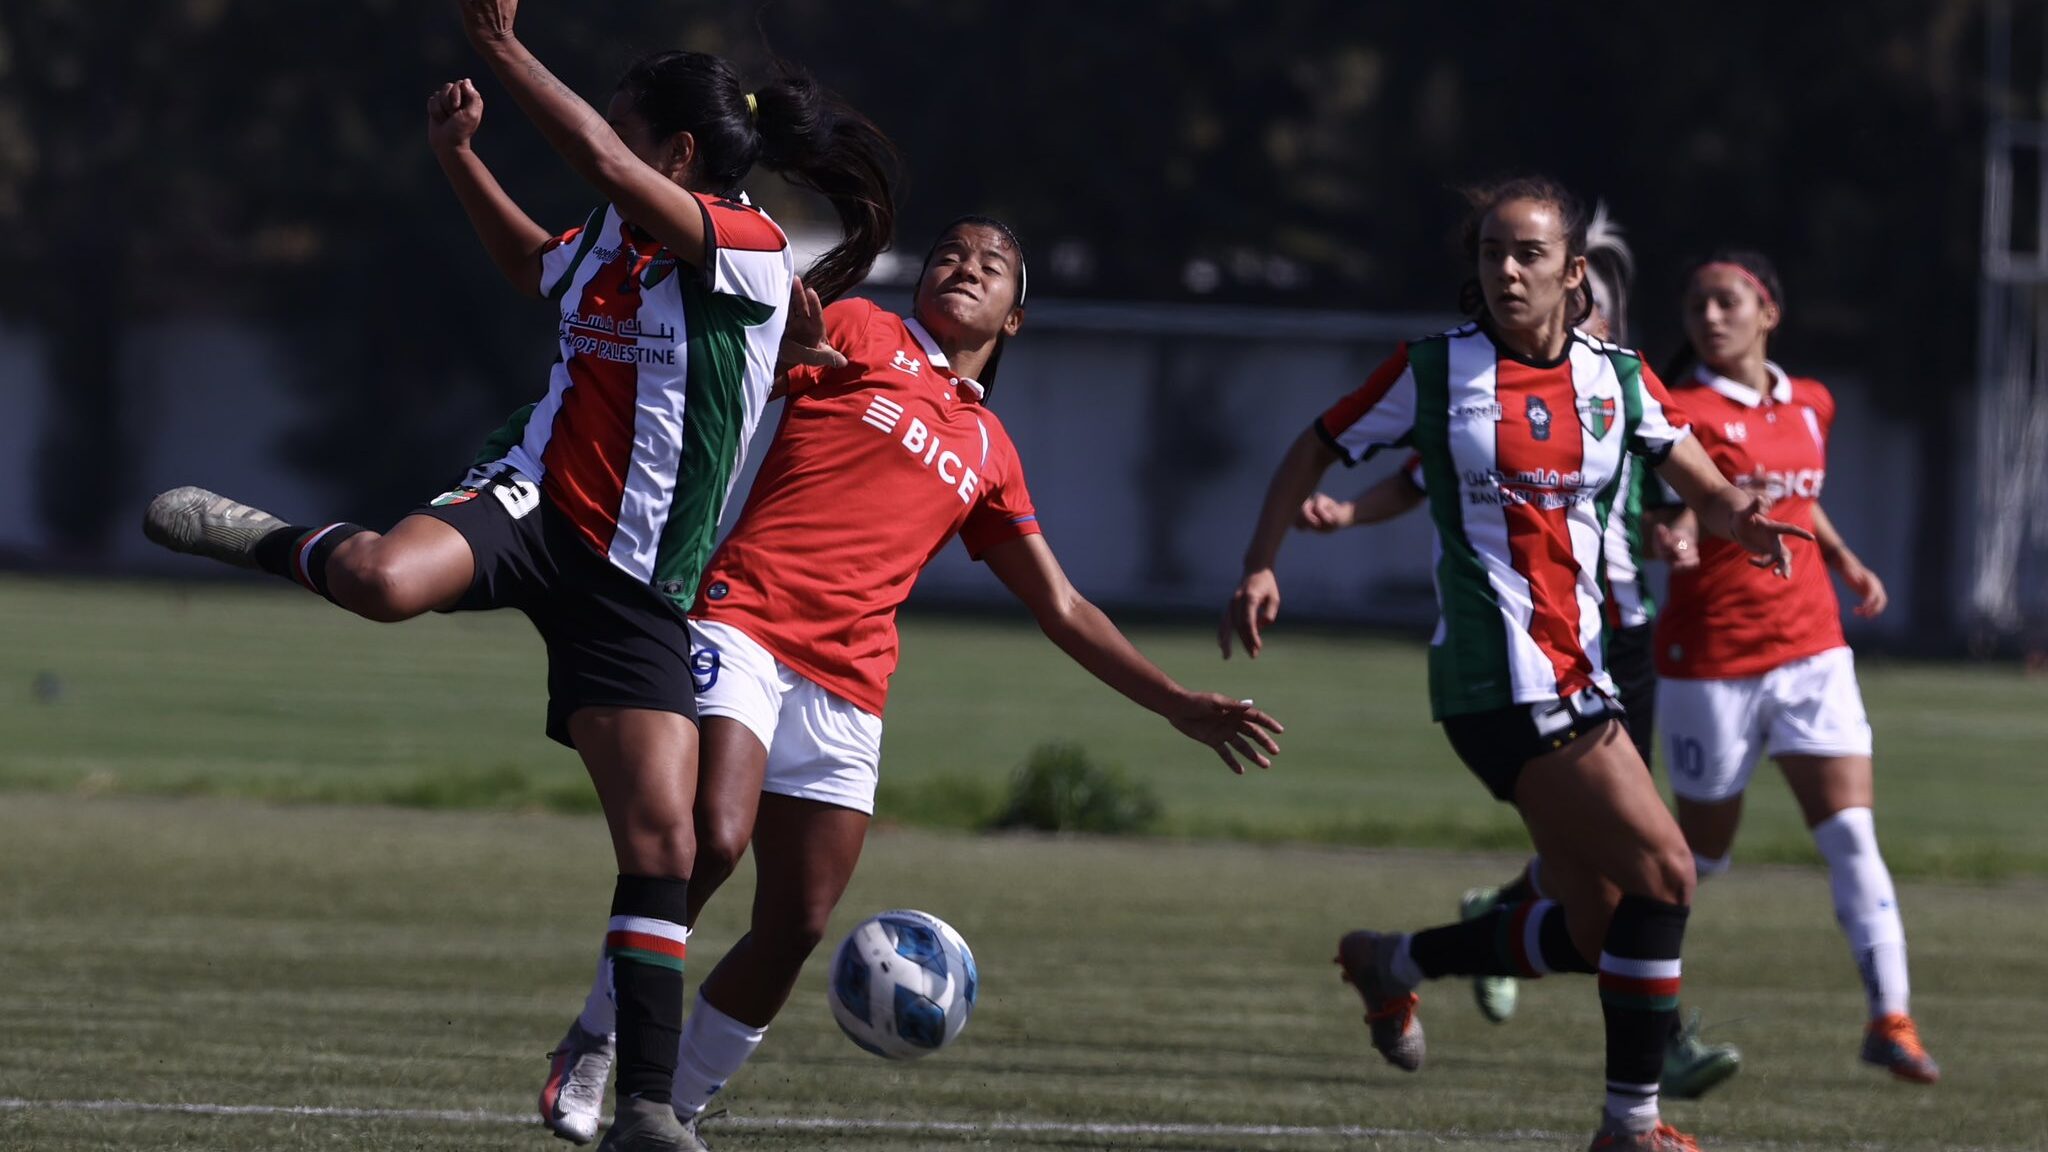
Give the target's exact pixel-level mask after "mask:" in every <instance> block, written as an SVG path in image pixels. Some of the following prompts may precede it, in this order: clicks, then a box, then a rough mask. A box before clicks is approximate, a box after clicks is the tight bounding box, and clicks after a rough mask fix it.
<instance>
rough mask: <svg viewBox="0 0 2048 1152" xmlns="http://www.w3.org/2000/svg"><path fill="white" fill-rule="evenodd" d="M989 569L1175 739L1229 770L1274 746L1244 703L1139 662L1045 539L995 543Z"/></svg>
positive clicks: (1265, 720) (1063, 644)
mask: <svg viewBox="0 0 2048 1152" xmlns="http://www.w3.org/2000/svg"><path fill="white" fill-rule="evenodd" d="M982 560H983V561H984V562H986V563H987V564H988V566H989V570H990V571H992V572H994V573H995V574H996V578H997V579H999V580H1001V581H1002V582H1003V584H1004V586H1005V587H1007V588H1009V590H1010V591H1011V592H1012V593H1013V594H1015V595H1016V597H1017V599H1019V600H1021V601H1023V602H1024V606H1025V607H1027V608H1029V609H1031V615H1032V616H1033V617H1034V618H1035V619H1036V620H1037V621H1038V626H1039V628H1040V629H1041V630H1042V631H1044V633H1045V634H1046V636H1047V638H1049V639H1050V640H1051V641H1052V642H1053V643H1054V644H1057V645H1058V646H1059V648H1060V651H1062V652H1065V653H1066V654H1067V655H1069V656H1071V657H1073V658H1074V662H1075V663H1076V664H1079V665H1080V666H1081V667H1083V668H1086V669H1087V670H1088V671H1089V673H1090V674H1091V675H1093V676H1094V677H1095V678H1096V679H1097V680H1100V681H1102V682H1103V683H1104V684H1107V685H1109V686H1110V687H1111V688H1114V689H1116V690H1117V691H1118V692H1121V693H1123V694H1124V695H1125V696H1127V697H1129V698H1130V699H1131V700H1132V701H1133V702H1135V703H1137V704H1138V705H1139V706H1140V707H1142V708H1145V709H1146V710H1148V711H1151V712H1156V713H1158V714H1159V715H1160V716H1163V717H1165V718H1166V720H1167V721H1168V722H1169V723H1171V724H1172V725H1173V726H1174V727H1175V728H1177V729H1179V730H1180V732H1181V734H1182V735H1184V736H1187V737H1189V738H1190V739H1193V740H1196V741H1199V742H1200V743H1203V744H1207V745H1208V746H1209V747H1210V748H1213V749H1215V751H1216V754H1217V755H1218V756H1220V757H1222V758H1223V762H1224V763H1225V764H1227V765H1229V766H1230V770H1231V771H1233V772H1238V773H1242V772H1243V771H1244V765H1243V764H1242V763H1240V762H1239V758H1240V757H1242V758H1243V759H1244V760H1249V761H1251V762H1252V763H1254V764H1257V765H1258V766H1259V767H1261V768H1270V767H1272V761H1271V760H1270V759H1268V756H1270V755H1274V754H1277V753H1278V752H1279V751H1280V746H1279V745H1278V744H1277V743H1275V742H1274V740H1273V737H1272V736H1271V735H1269V733H1273V732H1279V731H1281V728H1280V724H1279V722H1278V721H1276V720H1274V719H1273V718H1272V717H1271V716H1268V715H1266V714H1265V713H1264V712H1261V711H1259V710H1258V709H1257V708H1254V707H1252V705H1251V701H1249V700H1233V699H1231V698H1230V697H1228V696H1223V695H1219V694H1218V693H1215V692H1190V691H1188V690H1187V689H1186V688H1183V687H1181V686H1180V685H1179V684H1177V683H1175V682H1174V679H1173V677H1171V676H1168V675H1167V674H1166V673H1165V672H1162V671H1160V669H1159V667H1158V665H1156V664H1154V663H1152V662H1151V661H1150V660H1147V659H1145V656H1144V654H1143V653H1141V652H1139V651H1138V649H1137V648H1136V647H1135V646H1134V645H1132V643H1131V642H1130V640H1129V639H1127V638H1126V637H1125V636H1124V634H1123V633H1122V632H1120V631H1118V630H1117V626H1116V625H1115V624H1114V623H1112V622H1111V621H1110V619H1109V617H1108V616H1106V615H1104V614H1103V612H1102V609H1100V608H1097V607H1096V606H1095V605H1094V604H1092V603H1090V602H1089V601H1088V599H1087V598H1086V597H1084V596H1082V595H1081V593H1080V592H1078V591H1076V590H1075V588H1074V586H1073V584H1071V583H1069V582H1068V580H1067V574H1066V572H1064V571H1063V570H1061V568H1060V564H1059V560H1058V559H1057V558H1055V557H1054V556H1053V554H1052V548H1051V546H1049V545H1048V544H1046V542H1045V537H1043V536H1038V535H1032V536H1024V537H1020V538H1018V539H1015V540H1008V541H1005V542H1003V543H1001V544H998V545H995V546H994V547H992V548H990V549H989V550H988V551H987V552H986V553H984V554H983V555H982Z"/></svg>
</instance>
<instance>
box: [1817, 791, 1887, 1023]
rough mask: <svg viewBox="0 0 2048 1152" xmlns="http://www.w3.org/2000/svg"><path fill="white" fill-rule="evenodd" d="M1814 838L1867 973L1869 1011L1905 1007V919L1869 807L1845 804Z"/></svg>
mask: <svg viewBox="0 0 2048 1152" xmlns="http://www.w3.org/2000/svg"><path fill="white" fill-rule="evenodd" d="M1813 842H1814V844H1815V845H1817V846H1818V847H1819V848H1820V854H1821V855H1822V856H1823V857H1825V858H1826V859H1827V862H1828V879H1829V881H1830V883H1831V884H1832V886H1833V888H1834V893H1835V919H1836V920H1838V921H1840V922H1841V925H1842V932H1843V934H1844V935H1846V936H1848V938H1849V951H1850V952H1851V953H1852V954H1853V955H1854V956H1855V959H1856V968H1857V971H1858V972H1860V973H1861V974H1862V976H1863V988H1864V991H1865V993H1866V995H1867V996H1868V997H1869V1000H1870V1016H1871V1018H1872V1019H1873V1020H1874V1019H1876V1018H1877V1017H1879V1016H1884V1015H1889V1014H1891V1013H1894V1012H1900V1013H1903V1012H1904V1011H1906V999H1907V995H1908V993H1909V992H1910V991H1911V988H1910V986H1909V984H1908V982H1907V979H1906V923H1905V921H1904V920H1901V919H1900V918H1899V897H1898V892H1897V891H1896V890H1895V889H1894V888H1893V887H1892V874H1891V870H1890V869H1888V868H1886V867H1885V866H1884V857H1883V856H1882V855H1881V854H1880V853H1879V852H1878V850H1877V829H1876V827H1875V826H1874V825H1873V823H1872V821H1871V818H1870V809H1868V808H1844V809H1842V810H1841V811H1840V812H1837V813H1835V814H1834V815H1833V816H1830V817H1828V818H1827V819H1825V820H1823V821H1821V822H1820V823H1818V824H1816V825H1814V826H1813Z"/></svg>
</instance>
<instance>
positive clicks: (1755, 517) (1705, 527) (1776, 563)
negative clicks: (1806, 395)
mask: <svg viewBox="0 0 2048 1152" xmlns="http://www.w3.org/2000/svg"><path fill="white" fill-rule="evenodd" d="M1657 475H1659V476H1662V477H1663V478H1664V482H1665V483H1666V484H1669V485H1671V490H1672V491H1674V492H1676V493H1678V498H1679V499H1680V500H1683V501H1685V506H1686V507H1688V508H1690V509H1692V510H1693V512H1694V513H1696V514H1697V515H1698V516H1699V524H1700V529H1701V531H1705V532H1711V533H1713V534H1714V535H1716V536H1722V537H1725V538H1727V539H1729V540H1733V541H1735V542H1736V543H1737V544H1740V545H1742V547H1743V548H1744V549H1745V550H1746V551H1748V552H1749V553H1750V560H1749V562H1750V563H1752V564H1754V565H1756V566H1757V567H1759V568H1770V569H1773V570H1775V571H1776V572H1777V573H1778V575H1780V576H1786V577H1789V576H1791V575H1792V550H1791V548H1789V547H1787V546H1786V544H1785V537H1787V536H1797V537H1799V538H1800V539H1802V540H1811V539H1813V533H1811V532H1808V531H1807V530H1806V529H1804V528H1798V527H1795V526H1793V525H1791V524H1786V523H1783V522H1781V521H1777V520H1773V519H1771V518H1770V517H1768V516H1766V515H1764V511H1765V508H1766V504H1765V502H1764V500H1763V498H1762V497H1761V496H1758V495H1756V494H1755V493H1751V492H1744V491H1743V490H1742V489H1740V488H1737V487H1736V486H1734V485H1733V484H1730V483H1728V479H1727V477H1725V476H1723V475H1721V470H1720V469H1719V468H1716V467H1714V461H1713V458H1712V457H1710V456H1708V455H1707V450H1706V449H1705V448H1702V447H1700V444H1699V441H1698V440H1695V439H1693V438H1692V437H1690V436H1687V437H1685V438H1684V439H1682V440H1680V441H1678V442H1677V443H1676V444H1673V445H1672V446H1671V453H1670V455H1668V456H1666V457H1665V458H1664V462H1663V463H1662V464H1659V465H1658V466H1657Z"/></svg>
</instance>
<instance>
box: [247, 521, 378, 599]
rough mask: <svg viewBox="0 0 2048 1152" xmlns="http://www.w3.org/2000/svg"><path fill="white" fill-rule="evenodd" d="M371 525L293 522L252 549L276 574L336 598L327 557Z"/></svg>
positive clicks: (262, 565)
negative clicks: (330, 590)
mask: <svg viewBox="0 0 2048 1152" xmlns="http://www.w3.org/2000/svg"><path fill="white" fill-rule="evenodd" d="M367 531H369V529H367V528H365V527H363V526H362V525H360V524H327V525H323V526H320V527H316V528H308V527H305V526H303V525H298V524H292V525H287V526H286V527H283V528H279V529H277V530H276V531H274V532H271V533H270V534H269V535H267V536H265V537H264V538H263V539H261V540H258V541H257V542H256V547H255V548H253V549H251V550H250V554H251V555H252V556H254V557H255V559H256V564H257V566H258V567H260V568H262V569H263V570H264V571H265V572H268V573H270V574H271V575H273V576H282V577H284V578H285V579H287V580H290V581H291V582H292V583H294V584H297V585H299V586H301V587H303V588H307V589H309V590H311V591H313V592H316V593H318V594H320V595H322V596H325V597H327V599H329V600H333V599H334V597H333V596H332V595H329V593H328V591H327V561H328V560H329V559H331V558H333V556H334V550H335V549H336V548H339V547H341V545H342V542H343V541H345V540H347V539H348V538H349V537H351V536H359V535H361V534H362V533H364V532H367Z"/></svg>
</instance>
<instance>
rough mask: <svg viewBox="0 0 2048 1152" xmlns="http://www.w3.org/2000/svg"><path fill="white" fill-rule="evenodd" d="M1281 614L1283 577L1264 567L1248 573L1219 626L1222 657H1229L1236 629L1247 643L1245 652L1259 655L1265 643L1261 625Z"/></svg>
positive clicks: (1270, 622) (1254, 655) (1241, 640)
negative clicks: (1231, 637) (1231, 640)
mask: <svg viewBox="0 0 2048 1152" xmlns="http://www.w3.org/2000/svg"><path fill="white" fill-rule="evenodd" d="M1279 618H1280V581H1279V580H1278V579H1276V578H1275V577H1274V575H1273V570H1272V569H1271V568H1261V569H1259V570H1257V571H1255V572H1249V573H1246V575H1245V578H1244V579H1243V580H1242V581H1241V582H1239V584H1238V586H1237V591H1236V592H1235V593H1234V594H1232V595H1231V597H1230V606H1229V607H1228V608H1226V609H1224V610H1223V623H1222V624H1221V625H1220V626H1219V627H1218V628H1217V629H1216V642H1217V643H1218V644H1219V645H1221V646H1222V648H1223V658H1224V659H1225V660H1228V659H1230V636H1231V633H1233V632H1235V633H1236V634H1237V638H1238V640H1239V641H1240V642H1242V643H1243V644H1244V652H1245V655H1247V656H1250V657H1251V658H1252V659H1254V660H1256V659H1258V658H1259V649H1260V648H1262V647H1264V645H1263V644H1262V643H1261V642H1260V640H1259V629H1260V628H1262V627H1265V626H1267V625H1270V624H1272V623H1273V621H1275V620H1277V619H1279Z"/></svg>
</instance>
